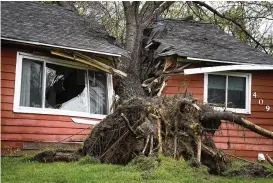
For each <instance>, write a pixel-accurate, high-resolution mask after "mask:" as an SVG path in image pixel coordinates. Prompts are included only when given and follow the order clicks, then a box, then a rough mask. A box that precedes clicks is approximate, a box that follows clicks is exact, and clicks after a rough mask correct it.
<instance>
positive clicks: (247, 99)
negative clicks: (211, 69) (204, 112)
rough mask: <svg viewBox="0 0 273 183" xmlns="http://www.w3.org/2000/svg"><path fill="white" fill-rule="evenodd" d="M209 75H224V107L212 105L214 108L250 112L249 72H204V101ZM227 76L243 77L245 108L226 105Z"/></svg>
mask: <svg viewBox="0 0 273 183" xmlns="http://www.w3.org/2000/svg"><path fill="white" fill-rule="evenodd" d="M209 75H222V76H226V88H225V91H226V92H225V107H214V108H215V109H216V110H220V111H221V110H224V109H226V110H228V111H232V112H236V113H245V114H250V113H251V80H252V78H251V74H249V73H236V72H221V73H204V102H205V103H208V89H209V87H208V76H209ZM228 76H234V77H243V78H245V81H246V83H245V108H244V109H242V108H229V107H227V101H228Z"/></svg>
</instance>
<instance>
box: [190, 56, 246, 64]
mask: <svg viewBox="0 0 273 183" xmlns="http://www.w3.org/2000/svg"><path fill="white" fill-rule="evenodd" d="M187 59H188V60H197V61H205V62H219V63H228V64H242V65H248V64H249V63H242V62H231V61H224V60H211V59H204V58H195V57H187Z"/></svg>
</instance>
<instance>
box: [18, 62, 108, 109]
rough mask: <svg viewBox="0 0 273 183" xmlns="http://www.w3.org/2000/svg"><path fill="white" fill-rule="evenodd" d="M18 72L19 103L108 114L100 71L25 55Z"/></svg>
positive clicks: (105, 87)
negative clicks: (20, 72) (20, 71)
mask: <svg viewBox="0 0 273 183" xmlns="http://www.w3.org/2000/svg"><path fill="white" fill-rule="evenodd" d="M44 72H45V73H44ZM21 76H22V77H21V92H20V93H21V94H20V106H25V107H34V108H37V107H38V108H46V109H55V110H65V111H76V112H85V113H91V114H107V77H106V74H105V73H103V72H99V71H91V70H85V69H78V68H74V67H69V66H66V65H59V64H55V63H47V62H46V63H44V61H36V60H29V59H25V58H24V59H23V61H22V74H21Z"/></svg>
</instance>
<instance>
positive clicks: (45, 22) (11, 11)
mask: <svg viewBox="0 0 273 183" xmlns="http://www.w3.org/2000/svg"><path fill="white" fill-rule="evenodd" d="M90 26H91V27H90ZM99 27H100V26H99V24H98V23H96V22H92V23H91V24H88V23H87V22H86V21H85V20H84V18H83V17H81V16H78V15H76V14H75V13H73V12H72V11H70V10H68V9H65V8H63V7H60V6H57V5H49V4H42V3H39V2H1V38H3V39H5V38H9V39H16V40H21V41H31V42H38V43H43V44H50V45H54V46H61V47H70V48H74V49H83V50H87V51H90V52H94V51H95V52H104V53H109V54H118V55H125V56H127V53H126V52H125V50H123V49H121V48H119V47H117V46H115V45H113V44H111V43H110V42H109V41H108V39H107V38H109V36H108V35H107V36H106V34H105V33H104V32H103V31H101V29H100V28H99ZM96 29H97V30H96ZM99 29H100V30H99Z"/></svg>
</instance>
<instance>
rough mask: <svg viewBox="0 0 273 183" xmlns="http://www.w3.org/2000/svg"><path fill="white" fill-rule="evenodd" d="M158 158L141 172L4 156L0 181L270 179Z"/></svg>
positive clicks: (249, 182)
mask: <svg viewBox="0 0 273 183" xmlns="http://www.w3.org/2000/svg"><path fill="white" fill-rule="evenodd" d="M161 159H162V161H161V166H159V167H158V168H156V169H155V170H154V171H145V170H143V169H142V170H141V168H139V166H136V165H128V166H118V165H106V164H97V163H88V162H85V161H81V162H74V163H48V164H42V163H37V162H30V161H26V159H24V158H5V157H4V158H2V165H1V170H2V171H1V172H2V176H1V179H2V183H6V182H16V183H23V182H26V183H32V182H33V183H34V182H35V183H40V182H47V183H50V182H56V183H68V182H75V183H76V182H77V183H85V182H90V183H92V182H94V183H95V182H96V183H102V182H105V183H109V182H117V183H122V182H124V183H130V182H137V183H140V182H148V183H149V182H154V183H168V182H197V183H201V182H217V183H221V182H222V183H224V182H225V183H226V182H246V183H254V182H256V183H258V182H268V183H272V182H273V180H272V179H249V178H243V177H220V176H212V175H209V174H208V173H207V171H206V170H205V169H204V168H199V169H196V168H191V167H189V166H188V164H187V163H186V162H184V161H175V160H173V159H170V158H165V157H163V158H161Z"/></svg>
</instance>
